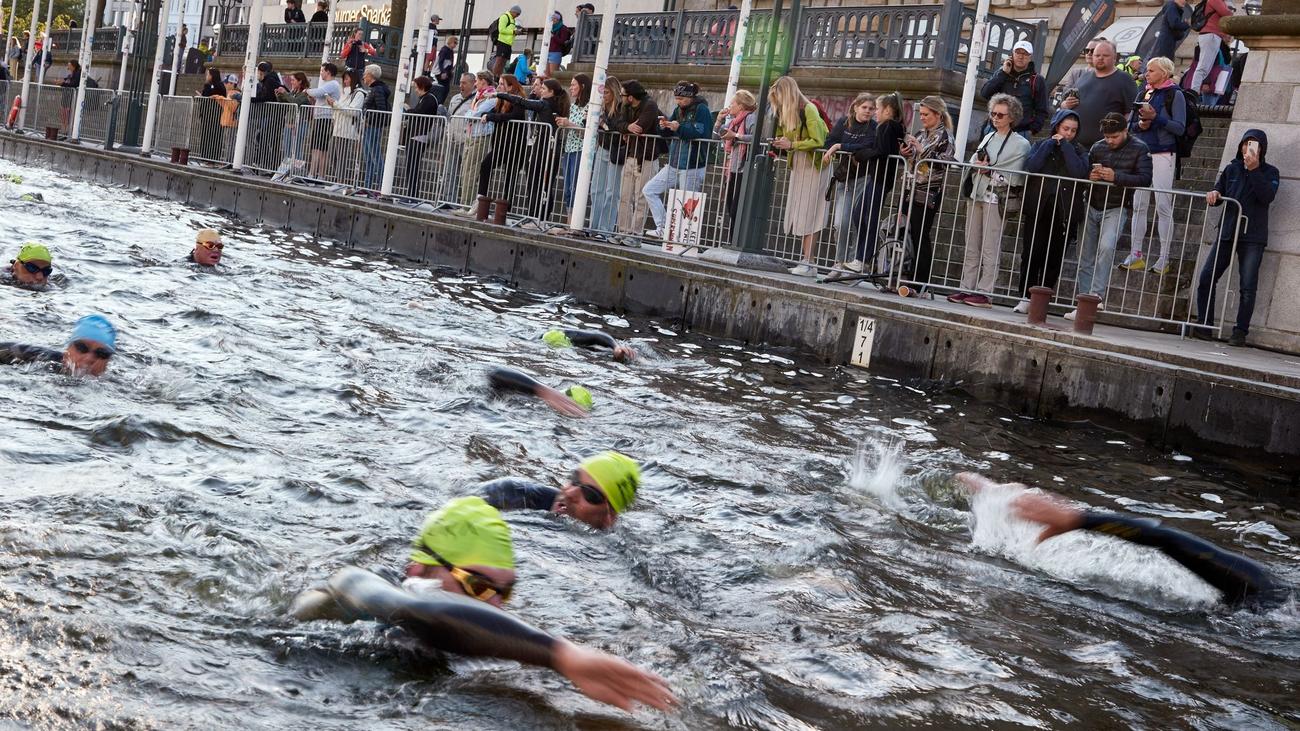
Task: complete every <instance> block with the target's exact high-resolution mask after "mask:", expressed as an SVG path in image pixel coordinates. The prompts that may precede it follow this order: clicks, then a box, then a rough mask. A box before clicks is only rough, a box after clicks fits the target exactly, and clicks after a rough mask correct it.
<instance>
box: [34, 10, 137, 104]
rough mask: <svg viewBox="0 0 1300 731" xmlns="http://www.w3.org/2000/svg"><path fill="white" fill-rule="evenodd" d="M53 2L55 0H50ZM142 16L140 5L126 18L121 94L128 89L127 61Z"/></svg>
mask: <svg viewBox="0 0 1300 731" xmlns="http://www.w3.org/2000/svg"><path fill="white" fill-rule="evenodd" d="M50 1H51V2H53V0H50ZM139 17H140V11H139V6H138V5H135V6H132V8H131V14H130V15H128V16H127V18H126V25H125V26H124V27H123V29H122V31H119V32H123V33H124V34H125V35H124V36H123V37H122V70H121V72H119V74H118V77H117V93H118V94H121V93H122V92H124V91H126V62H127V59H129V58H130V57H131V50H132V49H133V48H134V47H135V24H136V22H137V19H138V18H139Z"/></svg>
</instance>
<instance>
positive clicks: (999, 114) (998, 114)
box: [989, 112, 1007, 119]
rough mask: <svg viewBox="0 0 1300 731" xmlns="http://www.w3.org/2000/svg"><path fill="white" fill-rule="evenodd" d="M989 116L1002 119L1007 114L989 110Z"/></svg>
mask: <svg viewBox="0 0 1300 731" xmlns="http://www.w3.org/2000/svg"><path fill="white" fill-rule="evenodd" d="M989 116H990V117H992V118H994V119H1003V118H1004V117H1006V116H1007V113H1006V112H989Z"/></svg>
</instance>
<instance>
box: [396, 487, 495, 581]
mask: <svg viewBox="0 0 1300 731" xmlns="http://www.w3.org/2000/svg"><path fill="white" fill-rule="evenodd" d="M431 551H432V552H433V553H437V554H438V555H439V556H441V557H442V558H443V559H445V560H446V561H447V562H448V563H450V564H451V565H453V566H487V567H489V568H495V569H513V568H514V567H515V551H514V547H513V546H512V545H511V543H510V526H508V525H506V522H505V521H504V520H502V519H501V513H499V512H497V509H496V508H494V507H492V506H491V505H488V504H487V502H486V501H484V500H483V498H481V497H458V498H456V499H455V500H451V501H449V502H448V503H447V504H446V505H443V506H442V507H441V508H440V509H438V510H436V511H434V512H433V513H430V514H429V517H428V518H426V519H425V521H424V527H422V528H420V534H419V535H418V536H416V537H415V540H413V541H411V560H412V561H415V562H416V563H422V564H424V565H426V566H441V565H442V562H440V561H439V560H438V559H437V558H434V556H433V555H432V554H431V553H430V552H431Z"/></svg>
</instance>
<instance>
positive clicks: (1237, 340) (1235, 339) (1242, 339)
mask: <svg viewBox="0 0 1300 731" xmlns="http://www.w3.org/2000/svg"><path fill="white" fill-rule="evenodd" d="M1228 345H1231V346H1232V347H1234V348H1244V347H1246V333H1244V332H1242V331H1240V330H1238V329H1236V328H1233V329H1232V335H1230V336H1229V337H1228Z"/></svg>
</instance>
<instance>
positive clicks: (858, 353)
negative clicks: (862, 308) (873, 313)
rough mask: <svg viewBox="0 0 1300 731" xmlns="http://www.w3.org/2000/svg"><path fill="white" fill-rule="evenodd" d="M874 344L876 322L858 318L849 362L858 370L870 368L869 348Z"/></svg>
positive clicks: (870, 319) (872, 319)
mask: <svg viewBox="0 0 1300 731" xmlns="http://www.w3.org/2000/svg"><path fill="white" fill-rule="evenodd" d="M875 344H876V321H875V319H874V318H870V317H859V318H858V328H857V332H855V333H854V334H853V357H852V359H851V360H850V361H849V362H850V363H852V364H853V365H855V366H858V367H860V368H869V367H870V366H871V348H872V346H873V345H875Z"/></svg>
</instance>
